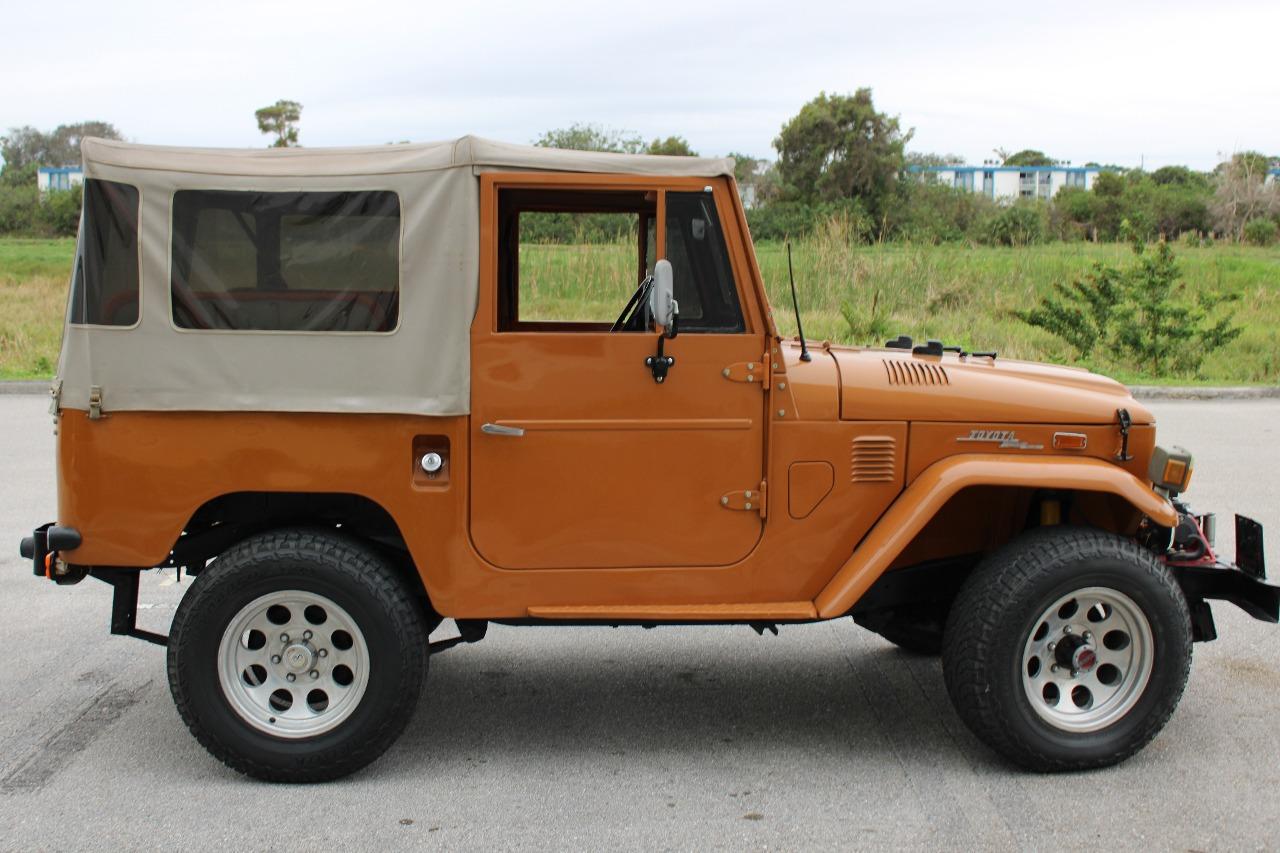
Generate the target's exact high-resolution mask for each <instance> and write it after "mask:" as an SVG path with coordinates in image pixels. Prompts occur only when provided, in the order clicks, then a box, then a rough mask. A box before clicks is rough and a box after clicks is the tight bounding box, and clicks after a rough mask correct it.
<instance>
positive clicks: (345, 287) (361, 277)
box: [171, 190, 400, 332]
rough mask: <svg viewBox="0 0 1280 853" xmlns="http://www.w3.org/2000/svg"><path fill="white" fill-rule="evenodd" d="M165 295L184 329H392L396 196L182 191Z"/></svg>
mask: <svg viewBox="0 0 1280 853" xmlns="http://www.w3.org/2000/svg"><path fill="white" fill-rule="evenodd" d="M171 296H172V307H173V320H174V323H175V324H176V325H177V326H178V327H179V328H183V329H222V330H240V331H290V332H390V331H393V330H394V329H395V328H396V325H397V323H398V321H399V308H400V299H399V297H400V199H399V198H398V197H397V196H396V194H395V193H394V192H389V191H359V192H240V191H223V190H181V191H179V192H177V193H175V194H174V198H173V276H172V283H171Z"/></svg>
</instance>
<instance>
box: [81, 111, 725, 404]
mask: <svg viewBox="0 0 1280 853" xmlns="http://www.w3.org/2000/svg"><path fill="white" fill-rule="evenodd" d="M82 150H83V153H84V163H85V177H86V178H90V179H99V180H105V181H116V182H120V183H124V184H129V185H130V186H133V187H135V188H136V189H137V190H138V193H139V197H140V199H141V202H140V228H139V231H138V234H139V239H138V250H139V261H140V263H139V269H140V276H141V288H140V293H139V298H138V303H137V304H138V308H139V311H138V321H137V324H136V325H134V326H130V327H121V326H101V325H98V326H95V325H73V324H70V323H68V324H67V326H66V331H65V333H64V335H63V343H62V355H61V358H60V360H59V364H58V379H57V382H58V383H59V385H58V387H60V389H61V398H60V399H61V404H62V406H63V407H66V408H72V409H89V408H90V398H91V396H96V397H100V399H101V408H102V411H104V412H110V411H112V410H154V411H184V410H190V411H237V410H239V411H289V412H391V413H406V414H425V415H457V414H465V413H467V412H469V411H470V404H471V400H470V378H471V362H470V329H471V321H472V319H473V317H474V314H475V306H476V296H477V291H478V288H479V252H480V236H479V234H480V205H479V180H478V178H477V175H478V174H479V173H481V172H492V171H530V170H538V171H548V172H593V173H605V174H619V173H620V174H640V175H671V176H693V177H708V178H710V177H715V176H719V175H731V174H733V160H731V159H728V158H705V157H666V156H650V155H637V154H608V153H597V152H586V151H563V150H557V149H551V148H537V147H533V146H528V145H510V144H507V143H502V142H492V141H490V140H487V139H480V138H479V137H475V136H464V137H462V138H460V139H455V140H451V141H448V142H428V143H422V144H407V145H380V146H369V147H361V148H285V149H279V148H277V149H254V150H232V149H217V148H171V147H165V146H154V145H133V144H130V143H124V142H113V141H108V140H103V139H86V140H84V143H83V146H82ZM184 189H185V190H252V191H258V192H271V191H281V192H298V191H308V190H315V191H328V192H333V191H347V190H350V191H360V190H380V191H388V190H389V191H393V192H395V193H396V195H397V197H398V198H399V201H400V210H401V229H402V230H401V238H400V263H399V272H400V280H399V320H400V322H399V324H398V326H397V327H396V329H395V330H394V331H392V332H390V333H379V334H363V333H361V334H355V333H352V334H330V333H319V332H316V333H312V332H264V331H193V330H191V329H186V328H179V327H178V326H177V325H176V324H175V322H174V319H173V315H172V309H171V305H170V302H171V300H170V275H171V273H170V255H171V245H172V239H173V238H172V234H171V227H172V224H171V222H172V208H173V198H174V193H175V192H177V191H179V190H184ZM94 389H98V391H97V392H95V390H94Z"/></svg>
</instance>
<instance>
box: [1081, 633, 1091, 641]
mask: <svg viewBox="0 0 1280 853" xmlns="http://www.w3.org/2000/svg"><path fill="white" fill-rule="evenodd" d="M1080 636H1082V637H1084V641H1085V642H1086V643H1088V642H1091V641H1092V640H1093V634H1090V633H1089V632H1088V631H1085V632H1084V633H1083V634H1081V635H1080Z"/></svg>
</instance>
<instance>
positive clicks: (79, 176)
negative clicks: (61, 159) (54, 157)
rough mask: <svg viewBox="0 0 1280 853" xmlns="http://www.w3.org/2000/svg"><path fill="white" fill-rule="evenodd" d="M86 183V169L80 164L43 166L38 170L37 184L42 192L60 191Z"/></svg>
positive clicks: (42, 193)
mask: <svg viewBox="0 0 1280 853" xmlns="http://www.w3.org/2000/svg"><path fill="white" fill-rule="evenodd" d="M83 183H84V169H83V168H82V167H80V166H41V167H40V168H39V169H38V170H36V186H37V187H39V188H40V194H41V195H44V194H45V193H49V192H59V191H61V190H69V189H71V188H72V187H78V186H80V185H81V184H83Z"/></svg>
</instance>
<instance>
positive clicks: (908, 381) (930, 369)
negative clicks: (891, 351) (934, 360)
mask: <svg viewBox="0 0 1280 853" xmlns="http://www.w3.org/2000/svg"><path fill="white" fill-rule="evenodd" d="M884 372H885V374H886V375H887V376H888V378H889V384H890V385H950V384H951V380H950V379H948V378H947V371H946V369H945V368H943V367H942V366H941V365H937V364H929V363H928V362H921V361H904V360H901V359H887V358H886V359H884Z"/></svg>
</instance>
